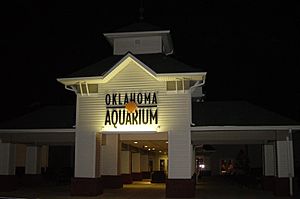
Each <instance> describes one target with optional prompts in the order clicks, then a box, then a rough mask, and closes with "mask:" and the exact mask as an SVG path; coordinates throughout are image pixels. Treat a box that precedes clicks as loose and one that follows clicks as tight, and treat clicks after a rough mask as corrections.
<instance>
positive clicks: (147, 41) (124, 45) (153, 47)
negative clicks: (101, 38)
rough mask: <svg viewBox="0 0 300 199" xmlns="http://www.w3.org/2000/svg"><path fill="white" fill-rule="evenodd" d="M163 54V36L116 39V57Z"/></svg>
mask: <svg viewBox="0 0 300 199" xmlns="http://www.w3.org/2000/svg"><path fill="white" fill-rule="evenodd" d="M127 52H131V53H133V54H149V53H162V38H161V36H150V37H134V38H133V37H131V38H128V37H127V38H116V39H114V55H124V54H126V53H127Z"/></svg>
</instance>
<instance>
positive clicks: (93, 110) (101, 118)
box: [76, 61, 192, 178]
mask: <svg viewBox="0 0 300 199" xmlns="http://www.w3.org/2000/svg"><path fill="white" fill-rule="evenodd" d="M125 92H127V93H130V92H157V101H158V106H157V111H158V126H159V132H170V133H171V134H170V133H169V136H168V137H169V165H172V168H171V169H170V168H169V172H170V175H169V176H171V177H172V178H190V177H191V173H192V169H191V168H192V166H191V162H192V149H191V134H190V124H191V98H190V94H189V93H188V92H187V93H178V94H176V93H168V92H167V91H166V82H164V81H158V80H157V79H156V78H155V77H153V76H152V75H150V74H149V73H148V72H146V71H145V70H144V69H143V68H141V67H140V66H139V65H137V63H135V62H132V61H131V62H129V63H128V65H127V66H126V67H124V68H123V69H122V70H121V71H120V72H119V73H117V74H116V75H115V76H113V77H112V78H111V79H110V80H109V81H107V82H106V83H101V84H99V93H98V95H91V96H83V97H80V96H79V97H78V98H77V100H78V104H77V105H78V107H77V109H78V110H77V111H78V114H77V126H76V128H79V129H85V128H87V129H93V131H95V132H101V131H102V129H103V127H104V123H105V114H106V106H105V95H106V94H108V93H110V94H112V93H125ZM103 159H105V158H103ZM169 167H170V166H169Z"/></svg>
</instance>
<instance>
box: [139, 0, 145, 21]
mask: <svg viewBox="0 0 300 199" xmlns="http://www.w3.org/2000/svg"><path fill="white" fill-rule="evenodd" d="M139 11H140V21H143V20H144V1H143V0H141V5H140V9H139Z"/></svg>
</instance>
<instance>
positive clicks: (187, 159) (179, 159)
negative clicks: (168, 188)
mask: <svg viewBox="0 0 300 199" xmlns="http://www.w3.org/2000/svg"><path fill="white" fill-rule="evenodd" d="M168 143H169V145H168V151H169V152H168V158H169V169H168V173H169V175H168V178H169V179H191V177H192V175H193V173H194V171H193V170H192V165H191V164H192V153H193V152H192V147H191V133H190V132H189V131H187V130H177V131H171V132H169V133H168Z"/></svg>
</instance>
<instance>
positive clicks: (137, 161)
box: [131, 153, 141, 173]
mask: <svg viewBox="0 0 300 199" xmlns="http://www.w3.org/2000/svg"><path fill="white" fill-rule="evenodd" d="M131 171H132V173H140V172H141V154H140V153H131Z"/></svg>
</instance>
